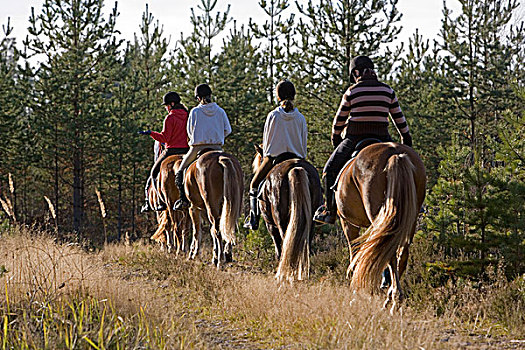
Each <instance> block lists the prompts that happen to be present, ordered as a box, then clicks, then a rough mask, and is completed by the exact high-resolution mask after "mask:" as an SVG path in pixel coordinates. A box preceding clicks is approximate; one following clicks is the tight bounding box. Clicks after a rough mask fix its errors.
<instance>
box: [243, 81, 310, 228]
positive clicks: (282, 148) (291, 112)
mask: <svg viewBox="0 0 525 350" xmlns="http://www.w3.org/2000/svg"><path fill="white" fill-rule="evenodd" d="M275 90H276V92H277V99H278V100H279V106H278V107H277V108H275V109H274V110H273V111H271V112H270V113H268V117H266V123H265V124H264V132H263V153H262V156H263V160H262V163H261V165H260V166H259V168H258V169H257V170H256V171H255V174H254V176H253V179H252V182H251V183H250V216H249V217H247V218H246V221H245V223H244V227H245V228H248V229H251V230H257V228H258V227H259V215H260V213H259V210H258V205H257V192H258V189H259V185H260V183H261V182H262V181H263V180H264V179H265V178H266V175H268V173H269V172H270V170H272V168H273V167H274V166H275V165H277V164H278V163H280V162H282V161H285V160H287V159H292V158H305V157H306V137H307V134H308V130H307V127H306V119H305V118H304V116H303V115H302V114H301V113H300V112H299V111H298V110H297V108H296V107H294V105H293V100H294V98H295V87H294V85H293V84H292V83H291V82H290V81H288V80H283V81H281V82H279V84H277V87H276V88H275Z"/></svg>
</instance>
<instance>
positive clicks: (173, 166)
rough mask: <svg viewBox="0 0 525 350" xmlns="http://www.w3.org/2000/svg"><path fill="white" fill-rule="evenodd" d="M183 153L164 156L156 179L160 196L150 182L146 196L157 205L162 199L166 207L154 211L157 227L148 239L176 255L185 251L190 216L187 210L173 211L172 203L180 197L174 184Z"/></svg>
mask: <svg viewBox="0 0 525 350" xmlns="http://www.w3.org/2000/svg"><path fill="white" fill-rule="evenodd" d="M182 156H183V155H178V154H177V155H173V156H169V157H168V158H166V159H165V160H164V161H163V162H162V164H161V166H160V172H159V175H158V176H157V179H156V188H158V189H159V191H158V192H159V194H160V196H161V197H162V198H160V199H159V198H157V197H158V195H157V191H155V189H154V188H153V184H150V187H149V189H148V197H149V200H150V203H153V204H154V206H157V205H158V203H157V202H158V201H159V200H162V201H164V203H166V206H167V209H166V210H163V211H161V212H156V216H157V223H158V227H157V230H156V231H155V233H154V234H153V235H152V236H151V238H150V239H152V240H154V241H156V242H158V243H160V244H161V246H162V245H164V244H166V247H167V250H168V253H171V252H172V251H173V250H175V253H176V255H178V254H179V253H181V252H185V251H186V237H187V236H188V233H189V231H190V218H189V213H188V211H175V210H173V209H172V208H173V204H174V203H175V201H177V199H179V198H180V194H179V190H178V189H177V186H176V185H175V173H176V172H177V170H178V168H179V165H180V162H181V160H182Z"/></svg>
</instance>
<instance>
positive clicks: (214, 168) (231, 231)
mask: <svg viewBox="0 0 525 350" xmlns="http://www.w3.org/2000/svg"><path fill="white" fill-rule="evenodd" d="M243 188H244V184H243V173H242V169H241V165H240V163H239V161H238V160H237V158H235V157H234V156H232V155H231V154H228V153H225V152H220V151H209V152H206V153H204V154H203V155H202V156H200V157H199V158H198V159H197V161H195V162H194V163H193V164H191V165H190V166H189V167H188V170H187V171H186V174H185V179H184V189H185V191H186V195H187V197H188V200H189V201H190V203H191V206H190V217H191V221H192V223H193V239H192V242H191V247H190V252H189V256H188V258H190V259H194V258H195V257H196V256H197V253H198V251H199V246H200V243H201V237H202V232H201V218H202V217H204V216H203V215H204V214H206V216H207V218H208V221H209V222H210V226H211V236H212V240H213V263H214V264H215V265H216V266H217V267H219V266H220V263H221V260H224V261H225V262H231V261H232V252H231V250H232V245H234V244H235V229H236V226H237V220H238V219H239V216H240V215H241V207H242V193H243ZM223 241H224V242H225V244H223Z"/></svg>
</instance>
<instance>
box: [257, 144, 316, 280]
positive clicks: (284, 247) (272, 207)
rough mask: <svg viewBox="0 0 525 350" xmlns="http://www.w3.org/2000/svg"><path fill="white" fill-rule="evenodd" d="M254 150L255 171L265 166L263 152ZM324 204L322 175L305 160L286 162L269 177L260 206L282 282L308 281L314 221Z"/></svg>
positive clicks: (263, 188)
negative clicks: (318, 209)
mask: <svg viewBox="0 0 525 350" xmlns="http://www.w3.org/2000/svg"><path fill="white" fill-rule="evenodd" d="M255 149H256V150H257V154H256V156H255V159H254V161H253V170H254V171H255V170H256V169H257V168H258V167H259V165H260V163H261V162H262V149H261V148H260V147H258V146H255ZM321 202H322V194H321V182H320V180H319V174H318V172H317V170H316V169H315V168H314V166H313V165H311V164H310V163H308V162H307V161H306V160H304V159H289V160H286V161H284V162H282V163H279V164H277V165H276V166H275V167H274V168H273V169H272V170H271V171H270V173H268V175H267V177H266V180H265V182H264V184H263V185H262V188H261V194H260V197H259V206H260V208H261V214H262V216H263V218H264V221H265V223H266V227H267V229H268V232H270V234H271V235H272V238H273V242H274V244H275V253H276V256H277V260H279V267H278V268H277V274H276V278H277V279H278V280H279V281H282V280H289V281H293V280H302V279H305V278H308V274H309V268H310V257H309V255H310V239H311V233H312V229H313V220H312V218H313V215H314V211H315V209H316V208H317V207H318V206H319V205H321Z"/></svg>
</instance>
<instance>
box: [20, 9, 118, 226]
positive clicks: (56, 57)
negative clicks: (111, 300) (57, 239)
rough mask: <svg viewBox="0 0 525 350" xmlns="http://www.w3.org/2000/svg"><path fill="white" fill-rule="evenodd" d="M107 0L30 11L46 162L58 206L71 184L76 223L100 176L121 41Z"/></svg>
mask: <svg viewBox="0 0 525 350" xmlns="http://www.w3.org/2000/svg"><path fill="white" fill-rule="evenodd" d="M102 8H103V0H66V1H57V0H46V1H45V2H44V4H43V7H42V12H41V13H40V14H39V15H35V13H34V9H33V10H32V14H31V16H30V27H29V28H28V29H29V33H30V37H29V38H28V40H27V41H26V43H25V44H26V47H27V49H28V52H29V53H30V54H31V55H32V56H37V58H38V59H39V60H40V64H39V69H38V73H37V75H36V76H35V89H36V94H37V100H36V101H37V102H36V105H35V107H34V108H35V115H36V116H37V120H39V123H40V124H39V125H38V127H39V129H38V131H39V133H41V137H42V138H41V141H42V142H41V144H42V146H43V148H44V149H45V150H46V151H47V152H46V158H45V162H46V164H44V167H49V168H52V169H54V174H53V175H51V176H50V177H51V178H54V181H53V182H54V183H55V190H54V192H55V196H54V197H55V203H54V204H55V207H56V208H57V210H59V209H61V208H62V206H61V205H59V204H60V203H59V200H60V194H59V191H60V189H59V188H60V187H62V186H61V185H62V184H63V183H65V184H66V185H67V187H69V188H71V189H72V204H73V208H72V209H73V210H72V219H73V222H72V228H73V230H74V231H75V232H77V234H80V232H81V229H82V228H83V226H84V224H85V222H84V221H85V219H86V217H85V210H84V209H85V201H86V190H87V187H88V186H92V185H93V182H94V181H95V180H96V178H97V177H98V172H97V167H99V166H100V165H101V162H100V160H101V159H103V157H101V155H102V154H103V153H102V149H101V148H100V145H101V144H102V142H101V141H102V135H104V133H106V132H107V129H106V127H107V123H108V121H107V115H106V114H105V113H101V112H102V111H103V110H104V109H105V107H104V105H105V104H106V103H108V99H107V98H106V97H105V96H106V94H107V89H108V87H109V85H110V84H111V82H112V78H111V77H110V76H108V74H110V72H111V71H112V70H111V69H108V68H109V67H111V65H112V64H114V62H115V57H117V49H118V47H119V45H120V42H119V41H117V40H116V39H115V34H116V30H115V20H116V16H117V9H116V7H115V8H114V9H113V10H112V12H111V13H110V15H109V17H108V19H107V20H106V19H104V17H103V14H102Z"/></svg>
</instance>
